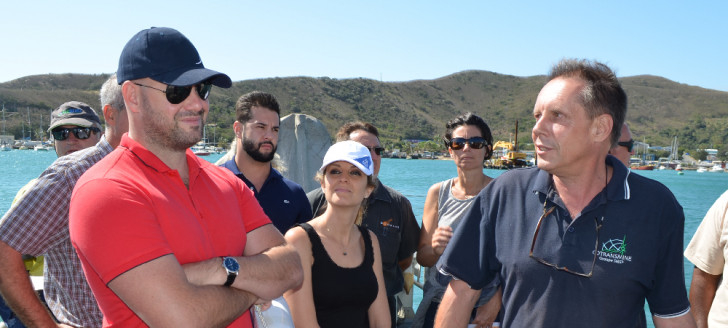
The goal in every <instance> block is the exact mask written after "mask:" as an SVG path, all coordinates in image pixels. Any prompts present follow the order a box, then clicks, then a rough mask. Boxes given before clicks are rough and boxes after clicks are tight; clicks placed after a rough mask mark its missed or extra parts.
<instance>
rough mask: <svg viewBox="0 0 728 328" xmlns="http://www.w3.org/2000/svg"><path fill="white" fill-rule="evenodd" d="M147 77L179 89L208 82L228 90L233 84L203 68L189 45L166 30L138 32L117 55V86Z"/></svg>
mask: <svg viewBox="0 0 728 328" xmlns="http://www.w3.org/2000/svg"><path fill="white" fill-rule="evenodd" d="M147 77H148V78H151V79H152V80H155V81H158V82H162V83H164V84H167V85H173V86H179V87H186V86H190V85H195V84H198V83H200V82H203V81H210V82H211V83H212V84H213V85H215V86H218V87H220V88H229V87H231V86H232V84H233V83H232V81H231V80H230V77H228V76H227V75H225V74H223V73H220V72H217V71H213V70H211V69H207V68H205V66H204V65H202V59H201V58H200V54H199V53H197V49H195V46H194V45H192V42H190V40H189V39H187V37H185V36H184V35H182V33H180V32H179V31H177V30H175V29H172V28H169V27H152V28H149V29H145V30H142V31H140V32H139V33H137V34H136V35H134V37H132V38H131V40H129V42H127V43H126V45H125V46H124V50H122V51H121V57H119V69H118V70H117V71H116V81H117V82H119V84H121V83H123V82H124V81H128V80H136V79H142V78H147Z"/></svg>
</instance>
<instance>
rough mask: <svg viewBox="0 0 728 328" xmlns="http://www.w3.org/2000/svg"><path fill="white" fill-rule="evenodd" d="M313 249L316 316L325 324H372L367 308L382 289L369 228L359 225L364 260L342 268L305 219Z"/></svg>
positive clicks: (334, 325) (325, 325)
mask: <svg viewBox="0 0 728 328" xmlns="http://www.w3.org/2000/svg"><path fill="white" fill-rule="evenodd" d="M300 226H301V228H303V230H305V231H306V233H308V238H309V239H310V240H311V250H312V252H313V258H314V262H313V266H312V267H311V284H312V288H313V303H314V307H315V308H316V320H317V321H318V324H319V326H321V328H328V327H364V328H368V327H369V317H368V315H367V311H368V310H369V306H371V305H372V303H374V300H375V299H376V298H377V292H378V291H379V285H378V284H377V277H376V276H375V275H374V268H373V265H374V251H373V250H372V240H371V238H370V236H369V230H367V229H366V228H362V227H359V231H361V235H362V238H364V260H363V261H362V263H361V264H360V265H359V266H358V267H355V268H342V267H340V266H338V265H336V263H334V261H333V260H331V257H329V254H328V253H327V252H326V249H325V248H324V245H323V244H322V243H321V238H320V237H319V235H318V233H316V230H314V229H313V227H311V225H309V224H308V223H301V224H300Z"/></svg>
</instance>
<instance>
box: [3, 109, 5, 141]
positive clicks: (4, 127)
mask: <svg viewBox="0 0 728 328" xmlns="http://www.w3.org/2000/svg"><path fill="white" fill-rule="evenodd" d="M3 135H5V103H3Z"/></svg>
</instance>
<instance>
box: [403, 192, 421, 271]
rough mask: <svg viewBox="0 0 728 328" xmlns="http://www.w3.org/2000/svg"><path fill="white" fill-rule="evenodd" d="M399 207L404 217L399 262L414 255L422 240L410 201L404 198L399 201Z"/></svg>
mask: <svg viewBox="0 0 728 328" xmlns="http://www.w3.org/2000/svg"><path fill="white" fill-rule="evenodd" d="M397 203H398V205H399V208H400V211H401V216H402V221H401V222H402V240H401V241H400V245H399V250H398V253H397V260H398V261H402V260H404V259H406V258H408V257H410V256H412V254H414V252H415V251H416V250H417V244H418V243H419V240H420V226H419V225H418V224H417V219H416V218H415V214H414V212H413V211H412V204H410V201H409V200H408V199H407V198H406V197H404V196H402V197H400V198H399V199H398V202H397Z"/></svg>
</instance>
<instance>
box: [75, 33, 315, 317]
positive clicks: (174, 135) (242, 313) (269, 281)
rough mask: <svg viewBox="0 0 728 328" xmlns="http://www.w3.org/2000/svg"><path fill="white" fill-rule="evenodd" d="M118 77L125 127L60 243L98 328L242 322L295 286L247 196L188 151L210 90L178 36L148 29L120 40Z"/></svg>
mask: <svg viewBox="0 0 728 328" xmlns="http://www.w3.org/2000/svg"><path fill="white" fill-rule="evenodd" d="M117 79H118V82H119V83H120V84H122V94H123V96H124V102H125V103H126V105H127V110H128V114H129V134H128V135H125V136H124V137H123V138H122V140H121V145H120V147H119V148H117V149H116V150H115V151H114V152H112V153H111V154H109V155H108V156H107V157H106V158H104V159H103V160H102V161H100V162H99V163H97V164H96V165H95V166H94V167H93V168H91V169H90V170H89V171H88V172H87V173H86V174H84V176H83V177H81V179H80V180H79V182H78V183H77V184H76V187H75V189H74V193H73V195H72V197H71V212H70V220H71V222H70V232H71V241H72V242H73V245H74V247H75V248H76V251H77V252H78V255H79V257H80V259H81V263H82V266H83V270H84V273H85V274H86V277H87V279H88V281H89V285H90V286H91V289H92V290H93V292H94V295H95V296H96V300H97V301H98V304H99V307H100V308H101V312H102V313H103V314H104V326H105V327H117V326H119V327H144V326H147V325H148V326H152V327H154V326H173V327H213V326H215V327H216V326H223V325H229V326H231V327H250V326H251V320H250V317H249V314H248V313H249V312H248V311H247V310H248V308H250V306H251V305H253V304H254V303H255V302H258V301H268V300H271V299H274V298H276V297H278V296H280V295H282V294H283V292H284V291H285V290H288V289H290V288H294V287H297V286H298V285H299V284H300V283H301V279H302V272H301V264H300V259H299V258H298V255H297V253H296V251H295V250H294V249H292V248H290V247H289V246H286V245H284V239H283V237H282V236H281V234H280V233H279V232H278V230H277V229H276V228H275V227H274V226H273V225H272V224H271V222H270V220H269V219H268V218H267V217H266V216H265V214H264V213H263V210H262V209H261V208H260V205H258V202H257V201H256V199H255V197H254V196H253V194H252V192H251V191H250V190H249V189H248V188H246V187H245V185H244V184H243V182H242V181H240V180H239V179H238V178H237V177H235V176H234V175H233V174H232V173H230V172H229V171H228V170H226V169H223V168H219V167H217V166H215V165H213V164H212V163H208V162H206V161H205V160H202V159H200V158H198V157H197V156H195V155H194V154H193V153H192V151H191V150H189V147H190V146H192V145H194V144H195V143H197V142H198V141H199V140H200V139H201V138H202V129H203V126H204V123H205V118H206V116H207V113H208V111H209V103H208V101H207V97H208V96H209V94H210V89H211V87H212V85H216V86H218V87H223V88H227V87H230V86H231V84H232V82H231V81H230V78H229V77H228V76H227V75H225V74H222V73H219V72H216V71H213V70H210V69H207V68H205V67H204V66H203V64H202V60H201V59H200V57H199V55H198V53H197V50H196V49H195V47H194V46H193V45H192V43H191V42H190V41H189V40H188V39H187V38H186V37H185V36H184V35H182V34H181V33H179V32H178V31H176V30H174V29H170V28H151V29H146V30H143V31H141V32H139V33H137V34H136V35H135V36H134V37H133V38H132V39H131V40H130V41H129V42H128V43H127V45H126V46H125V47H124V50H123V51H122V53H121V58H120V60H119V68H118V70H117Z"/></svg>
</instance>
